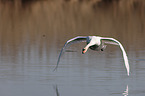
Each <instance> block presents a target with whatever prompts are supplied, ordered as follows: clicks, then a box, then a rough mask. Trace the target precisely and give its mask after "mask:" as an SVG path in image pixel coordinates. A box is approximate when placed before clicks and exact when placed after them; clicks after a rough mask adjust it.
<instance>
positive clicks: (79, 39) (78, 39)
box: [54, 36, 87, 71]
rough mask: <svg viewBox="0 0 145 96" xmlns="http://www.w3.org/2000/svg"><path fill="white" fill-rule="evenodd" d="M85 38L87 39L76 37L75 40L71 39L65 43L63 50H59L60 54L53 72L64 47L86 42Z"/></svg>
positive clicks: (63, 49) (63, 50)
mask: <svg viewBox="0 0 145 96" xmlns="http://www.w3.org/2000/svg"><path fill="white" fill-rule="evenodd" d="M86 38H87V37H86V36H77V37H75V38H72V39H70V40H68V41H66V43H65V44H64V46H63V48H62V49H61V52H60V54H59V57H58V60H57V65H56V67H55V69H54V71H55V70H56V69H57V67H58V64H59V61H60V58H61V56H62V54H63V53H64V52H65V49H66V47H68V46H70V45H72V44H74V43H79V42H86Z"/></svg>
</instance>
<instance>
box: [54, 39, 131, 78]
mask: <svg viewBox="0 0 145 96" xmlns="http://www.w3.org/2000/svg"><path fill="white" fill-rule="evenodd" d="M77 42H86V43H87V45H86V47H85V48H83V50H82V54H84V53H86V51H87V50H88V48H90V49H92V50H95V51H103V50H104V49H105V48H106V46H107V45H105V44H113V45H118V46H120V48H121V50H122V54H123V58H124V63H125V67H126V70H127V75H128V76H129V62H128V57H127V54H126V52H125V50H124V48H123V46H122V44H121V43H120V42H119V41H117V40H116V39H114V38H108V37H100V36H77V37H75V38H72V39H70V40H68V41H67V42H66V43H65V44H64V47H63V48H62V49H61V52H60V54H59V57H58V61H57V65H56V67H55V69H54V70H56V69H57V67H58V64H59V61H60V57H61V56H62V53H63V52H64V50H65V48H66V46H68V45H71V44H73V43H77Z"/></svg>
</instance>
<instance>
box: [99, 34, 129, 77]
mask: <svg viewBox="0 0 145 96" xmlns="http://www.w3.org/2000/svg"><path fill="white" fill-rule="evenodd" d="M101 40H102V42H104V43H106V44H113V45H118V46H120V49H121V50H122V54H123V58H124V63H125V67H126V70H127V75H128V76H129V62H128V57H127V54H126V52H125V49H124V48H123V46H122V44H121V43H120V42H119V41H118V40H116V39H114V38H106V37H102V38H101Z"/></svg>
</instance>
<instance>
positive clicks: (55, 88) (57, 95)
mask: <svg viewBox="0 0 145 96" xmlns="http://www.w3.org/2000/svg"><path fill="white" fill-rule="evenodd" d="M54 90H55V92H56V96H60V95H59V92H58V88H57V85H54Z"/></svg>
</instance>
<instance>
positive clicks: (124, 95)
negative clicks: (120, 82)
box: [122, 85, 128, 96]
mask: <svg viewBox="0 0 145 96" xmlns="http://www.w3.org/2000/svg"><path fill="white" fill-rule="evenodd" d="M122 94H123V96H128V85H127V86H126V90H125V91H124V92H123V93H122Z"/></svg>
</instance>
